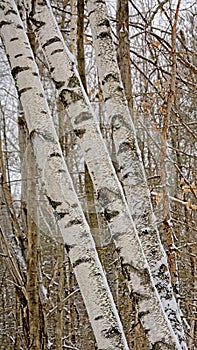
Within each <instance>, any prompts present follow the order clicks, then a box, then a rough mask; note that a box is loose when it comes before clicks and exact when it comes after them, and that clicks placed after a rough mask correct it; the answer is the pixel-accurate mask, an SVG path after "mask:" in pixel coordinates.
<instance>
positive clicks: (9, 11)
mask: <svg viewBox="0 0 197 350" xmlns="http://www.w3.org/2000/svg"><path fill="white" fill-rule="evenodd" d="M10 13H12V14H13V15H17V12H16V11H15V10H13V9H9V10H7V11H6V12H5V16H7V15H9V14H10Z"/></svg>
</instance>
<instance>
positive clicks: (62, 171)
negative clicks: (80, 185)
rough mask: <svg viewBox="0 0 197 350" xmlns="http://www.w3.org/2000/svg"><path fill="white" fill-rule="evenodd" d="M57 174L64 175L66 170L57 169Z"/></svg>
mask: <svg viewBox="0 0 197 350" xmlns="http://www.w3.org/2000/svg"><path fill="white" fill-rule="evenodd" d="M58 173H66V170H64V169H59V170H58Z"/></svg>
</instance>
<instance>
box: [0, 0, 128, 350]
mask: <svg viewBox="0 0 197 350" xmlns="http://www.w3.org/2000/svg"><path fill="white" fill-rule="evenodd" d="M13 9H14V11H12V10H13ZM5 19H6V22H7V23H9V26H8V24H6V25H2V28H1V36H2V40H3V43H4V45H5V49H6V54H7V57H8V59H9V63H10V68H11V69H14V67H26V66H27V65H28V70H26V71H25V76H23V74H24V72H23V71H22V72H20V74H19V71H20V70H17V71H18V74H15V82H16V86H17V88H18V89H19V90H20V92H21V97H20V98H21V103H22V106H23V110H24V113H25V116H26V121H27V126H28V129H29V133H30V135H31V136H32V137H31V143H32V146H33V150H34V154H35V156H36V162H37V168H38V172H39V174H40V176H41V181H42V183H43V186H44V190H45V193H46V196H47V197H48V200H49V205H50V206H51V209H52V211H53V212H54V214H55V215H59V221H58V224H59V228H60V231H61V233H62V236H63V239H64V242H65V244H66V245H67V246H69V248H70V250H69V256H70V260H71V262H72V264H73V266H74V272H75V275H76V279H77V282H78V284H79V287H80V290H81V294H82V296H83V298H84V302H85V305H86V308H87V312H88V315H89V318H90V322H91V324H92V328H93V330H94V334H95V338H96V341H97V344H98V349H102V350H109V349H114V350H119V349H121V350H128V346H127V343H126V340H125V336H124V333H123V330H122V325H121V322H120V319H119V316H118V313H117V310H116V307H115V304H114V301H113V298H112V295H111V292H110V290H109V287H108V284H107V281H106V278H105V274H104V272H103V270H102V267H101V264H100V261H99V258H98V255H97V252H96V249H95V245H94V242H93V240H92V237H91V234H90V230H89V227H88V225H87V223H86V220H85V216H84V214H83V212H82V209H81V206H80V204H79V201H78V198H77V196H76V194H75V191H74V188H73V185H72V181H71V179H70V176H69V173H68V170H67V167H66V164H65V162H64V159H63V155H62V153H61V149H60V146H59V142H58V138H57V135H56V133H55V128H54V125H53V122H52V118H51V116H50V113H49V109H48V106H47V102H46V99H45V98H44V92H43V88H42V86H41V83H40V80H39V78H38V75H37V76H35V75H33V74H32V73H33V72H35V71H36V72H37V67H36V64H35V62H34V59H33V54H32V52H31V49H30V45H29V43H28V38H27V36H26V35H25V30H24V29H23V30H19V28H21V26H22V24H21V20H20V18H19V15H18V13H17V11H16V6H15V3H14V0H13V1H12V0H10V1H6V0H5V1H1V6H0V23H1V24H2V22H4V21H5ZM16 34H17V35H18V38H19V41H18V46H17V49H18V51H19V53H21V55H22V56H21V57H20V58H19V57H18V58H17V57H15V54H16V52H15V49H16V48H15V43H14V41H13V40H12V38H14V37H15V36H16ZM50 46H52V45H50ZM29 57H32V60H31V61H30V60H29V59H28V58H29ZM30 84H31V86H32V89H31V90H29V89H27V87H29V85H30ZM60 155H61V156H60ZM74 208H75V209H74ZM62 213H64V214H65V215H62ZM68 223H69V227H68V228H67V225H68ZM101 315H102V316H103V318H102V319H100V316H101ZM114 330H116V331H114Z"/></svg>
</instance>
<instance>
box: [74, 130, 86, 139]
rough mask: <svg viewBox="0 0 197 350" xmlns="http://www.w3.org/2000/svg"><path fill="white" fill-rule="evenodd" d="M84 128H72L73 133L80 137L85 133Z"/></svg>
mask: <svg viewBox="0 0 197 350" xmlns="http://www.w3.org/2000/svg"><path fill="white" fill-rule="evenodd" d="M85 132H86V130H85V129H74V133H75V135H76V136H77V137H79V138H80V139H81V138H82V137H83V135H84V134H85Z"/></svg>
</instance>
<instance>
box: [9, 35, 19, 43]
mask: <svg viewBox="0 0 197 350" xmlns="http://www.w3.org/2000/svg"><path fill="white" fill-rule="evenodd" d="M16 40H19V38H18V37H16V36H15V37H14V38H12V39H10V42H12V41H16Z"/></svg>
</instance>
